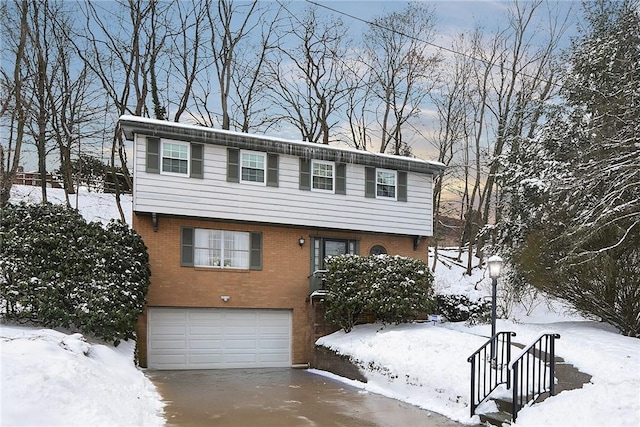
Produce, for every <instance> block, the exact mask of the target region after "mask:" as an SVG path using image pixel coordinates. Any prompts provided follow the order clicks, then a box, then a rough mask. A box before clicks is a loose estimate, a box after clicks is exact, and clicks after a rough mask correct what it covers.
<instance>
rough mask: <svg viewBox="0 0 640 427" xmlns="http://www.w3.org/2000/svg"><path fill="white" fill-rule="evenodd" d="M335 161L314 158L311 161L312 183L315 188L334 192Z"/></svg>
mask: <svg viewBox="0 0 640 427" xmlns="http://www.w3.org/2000/svg"><path fill="white" fill-rule="evenodd" d="M333 178H334V175H333V163H331V162H321V161H318V160H314V161H312V162H311V183H312V188H313V189H314V190H323V191H331V192H333Z"/></svg>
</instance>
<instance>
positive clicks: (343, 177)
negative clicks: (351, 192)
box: [336, 163, 347, 194]
mask: <svg viewBox="0 0 640 427" xmlns="http://www.w3.org/2000/svg"><path fill="white" fill-rule="evenodd" d="M336 194H347V165H345V164H344V163H338V164H337V165H336Z"/></svg>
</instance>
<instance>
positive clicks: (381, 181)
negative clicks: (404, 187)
mask: <svg viewBox="0 0 640 427" xmlns="http://www.w3.org/2000/svg"><path fill="white" fill-rule="evenodd" d="M396 182H397V179H396V171H391V170H385V169H377V170H376V196H377V197H388V198H390V199H394V200H395V198H396Z"/></svg>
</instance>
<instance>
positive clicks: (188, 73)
mask: <svg viewBox="0 0 640 427" xmlns="http://www.w3.org/2000/svg"><path fill="white" fill-rule="evenodd" d="M190 6H191V7H190ZM175 10H176V12H177V13H175V14H174V19H176V20H177V22H178V27H177V28H176V35H175V36H174V37H171V38H170V39H169V42H170V43H171V46H170V49H171V55H170V56H169V59H168V60H169V63H170V71H169V73H168V74H167V78H171V79H172V80H173V81H174V82H175V81H176V80H177V81H178V82H180V83H181V85H175V86H182V88H183V90H182V91H181V92H179V96H177V97H176V98H177V101H176V100H173V99H172V98H171V97H169V99H168V100H167V101H168V102H169V104H170V105H171V104H172V103H174V102H175V104H176V107H175V111H174V112H173V120H174V121H176V122H179V121H180V118H181V117H182V114H184V113H185V112H187V111H188V109H189V106H190V102H191V101H192V97H193V88H194V84H195V82H196V79H197V77H198V75H200V74H202V73H203V72H204V71H205V70H206V69H207V68H208V66H209V65H211V63H210V60H208V59H205V55H204V49H203V46H202V45H203V41H202V39H201V37H202V33H203V31H204V30H203V29H204V26H205V23H206V18H207V13H208V9H207V4H206V3H202V2H194V3H188V2H180V1H179V2H176V4H175ZM196 105H197V103H196ZM196 110H197V108H196Z"/></svg>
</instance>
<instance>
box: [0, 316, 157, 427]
mask: <svg viewBox="0 0 640 427" xmlns="http://www.w3.org/2000/svg"><path fill="white" fill-rule="evenodd" d="M0 340H2V346H1V347H0V354H1V356H2V357H1V359H0V367H1V372H0V383H1V387H0V392H1V396H0V407H1V408H2V414H1V415H0V424H1V425H6V426H9V425H11V426H44V425H46V426H89V425H91V426H133V425H135V426H160V425H164V418H163V416H162V411H163V404H162V403H161V398H160V395H159V394H158V392H157V391H156V389H155V386H154V385H153V384H152V383H151V381H150V380H149V379H148V378H147V377H145V376H144V374H143V373H142V372H141V371H139V370H138V369H137V368H136V367H135V365H134V363H133V351H134V343H133V342H131V341H129V342H123V343H122V344H120V345H119V346H118V347H116V348H114V347H111V346H107V345H101V344H91V343H89V342H87V341H86V340H85V339H84V337H83V336H82V335H80V334H72V335H67V334H64V333H61V332H57V331H53V330H50V329H38V328H29V327H22V326H20V327H18V326H4V325H2V326H0Z"/></svg>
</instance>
